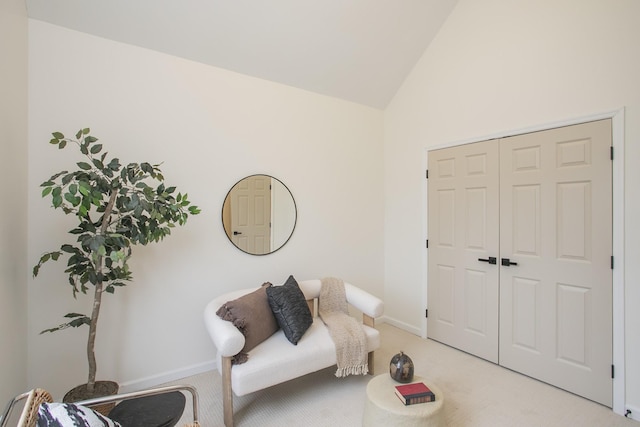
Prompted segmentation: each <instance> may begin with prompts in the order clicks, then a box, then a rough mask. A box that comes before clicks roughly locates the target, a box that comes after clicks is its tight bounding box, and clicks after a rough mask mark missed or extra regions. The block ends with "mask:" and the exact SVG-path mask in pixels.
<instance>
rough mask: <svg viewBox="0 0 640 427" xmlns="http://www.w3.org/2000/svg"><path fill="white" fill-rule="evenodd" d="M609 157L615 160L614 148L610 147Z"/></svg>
mask: <svg viewBox="0 0 640 427" xmlns="http://www.w3.org/2000/svg"><path fill="white" fill-rule="evenodd" d="M609 153H610V154H609V156H610V157H611V160H613V146H611V147H610V149H609Z"/></svg>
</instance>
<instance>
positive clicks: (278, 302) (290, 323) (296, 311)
mask: <svg viewBox="0 0 640 427" xmlns="http://www.w3.org/2000/svg"><path fill="white" fill-rule="evenodd" d="M267 298H268V299H269V305H270V306H271V310H272V311H273V314H274V316H275V317H276V320H277V321H278V325H279V326H280V328H282V330H283V331H284V335H285V336H286V337H287V339H288V340H289V341H290V342H291V343H292V344H294V345H297V344H298V341H300V338H302V336H303V335H304V333H305V332H307V329H309V327H310V326H311V324H312V323H313V317H312V316H311V310H309V306H308V305H307V300H306V298H305V297H304V294H303V293H302V291H301V290H300V287H299V286H298V282H296V279H294V278H293V276H289V278H288V279H287V281H286V282H285V284H284V285H282V286H271V287H268V288H267Z"/></svg>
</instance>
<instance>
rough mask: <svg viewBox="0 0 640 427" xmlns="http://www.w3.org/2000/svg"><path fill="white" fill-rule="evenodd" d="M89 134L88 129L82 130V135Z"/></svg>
mask: <svg viewBox="0 0 640 427" xmlns="http://www.w3.org/2000/svg"><path fill="white" fill-rule="evenodd" d="M89 132H90V129H89V128H84V129H82V133H83V134H84V135H87V134H88V133H89ZM78 139H80V137H78Z"/></svg>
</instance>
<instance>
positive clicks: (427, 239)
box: [427, 239, 429, 249]
mask: <svg viewBox="0 0 640 427" xmlns="http://www.w3.org/2000/svg"><path fill="white" fill-rule="evenodd" d="M427 249H429V239H427Z"/></svg>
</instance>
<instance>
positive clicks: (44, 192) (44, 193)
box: [42, 187, 52, 197]
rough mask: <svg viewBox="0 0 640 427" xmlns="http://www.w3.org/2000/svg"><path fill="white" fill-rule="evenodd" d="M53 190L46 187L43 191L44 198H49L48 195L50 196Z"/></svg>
mask: <svg viewBox="0 0 640 427" xmlns="http://www.w3.org/2000/svg"><path fill="white" fill-rule="evenodd" d="M51 190H52V188H51V187H45V188H44V189H43V190H42V197H46V196H48V195H49V193H51Z"/></svg>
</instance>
